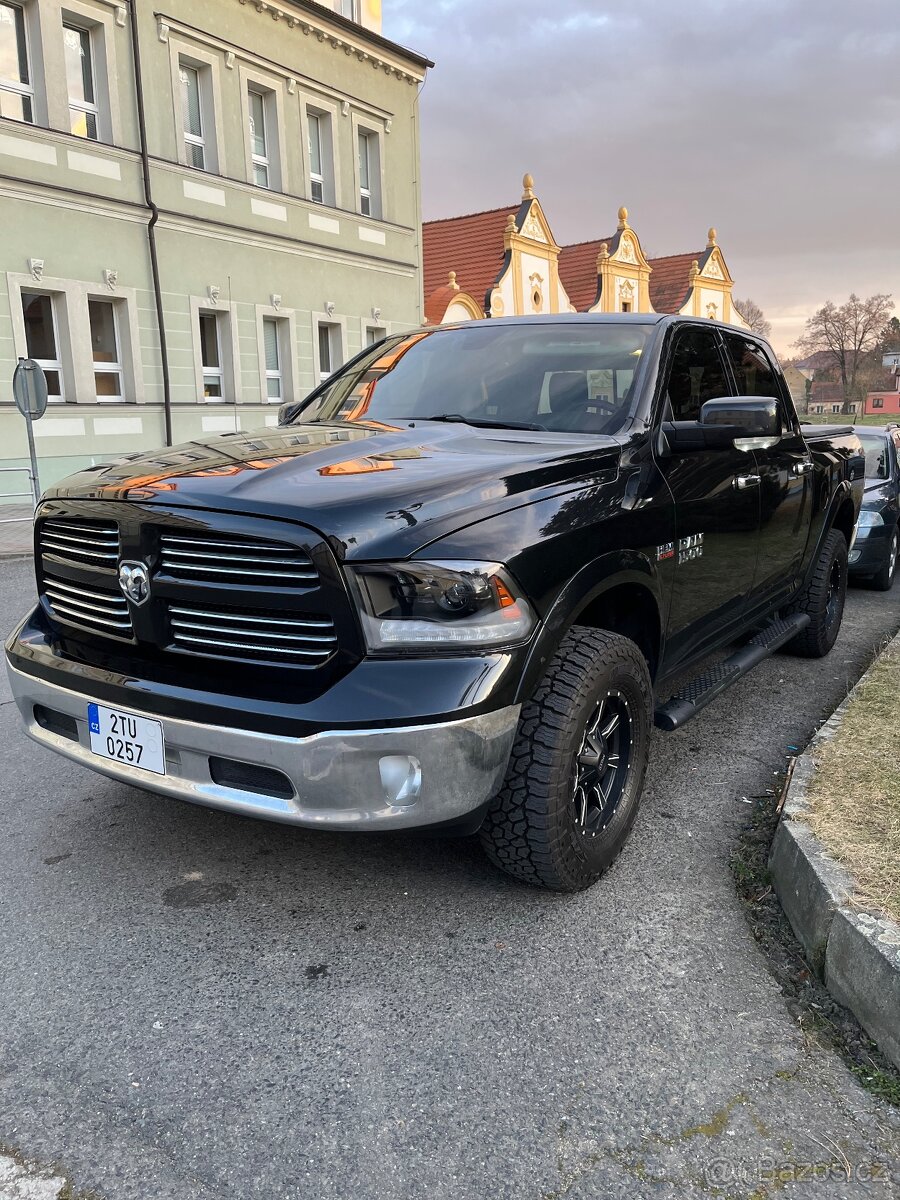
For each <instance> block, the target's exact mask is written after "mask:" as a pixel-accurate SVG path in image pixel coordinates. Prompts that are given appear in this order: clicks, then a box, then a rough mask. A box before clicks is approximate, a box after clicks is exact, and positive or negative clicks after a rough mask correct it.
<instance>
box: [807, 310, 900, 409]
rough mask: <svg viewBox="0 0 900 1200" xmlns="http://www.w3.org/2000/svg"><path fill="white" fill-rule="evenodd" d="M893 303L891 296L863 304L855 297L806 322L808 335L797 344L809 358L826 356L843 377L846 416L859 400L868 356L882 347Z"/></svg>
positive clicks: (821, 311) (817, 313)
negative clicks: (880, 345) (855, 401)
mask: <svg viewBox="0 0 900 1200" xmlns="http://www.w3.org/2000/svg"><path fill="white" fill-rule="evenodd" d="M892 307H893V301H892V298H891V297H890V296H885V295H877V296H869V298H868V299H867V300H860V298H859V296H857V295H855V294H851V296H850V299H849V300H848V301H847V303H846V304H842V305H841V306H840V308H838V306H837V305H835V304H833V303H832V301H831V300H829V301H828V303H827V304H824V305H823V306H822V307H821V308H820V309H819V310H818V312H814V313H813V315H812V316H811V317H810V318H809V320H808V321H807V322H806V332H805V333H804V334H803V336H802V337H801V338H800V339H799V340H798V341H797V342H796V346H797V348H798V350H800V351H802V352H803V353H804V354H806V355H810V354H816V353H820V352H825V353H827V354H829V355H830V357H831V360H832V363H833V365H834V367H835V369H836V370H837V371H838V373H839V374H840V378H841V390H842V392H843V397H844V404H843V409H844V412H849V411H850V407H849V406H850V404H851V403H852V402H853V401H854V400H858V399H859V398H860V397H859V386H858V377H859V373H860V367H861V366H862V365H863V364H864V362H865V359H866V356H867V355H868V354H870V353H871V352H872V350H874V349H875V348H876V346H878V345H879V343H880V341H881V337H882V332H883V330H884V327H885V325H886V324H887V322H888V320H889V318H890V315H891V309H892Z"/></svg>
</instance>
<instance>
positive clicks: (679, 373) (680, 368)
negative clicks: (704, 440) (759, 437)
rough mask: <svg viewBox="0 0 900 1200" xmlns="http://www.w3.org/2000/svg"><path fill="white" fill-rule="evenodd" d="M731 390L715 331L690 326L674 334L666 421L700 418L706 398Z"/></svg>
mask: <svg viewBox="0 0 900 1200" xmlns="http://www.w3.org/2000/svg"><path fill="white" fill-rule="evenodd" d="M730 394H731V388H730V387H729V385H728V383H727V382H726V379H725V367H724V364H723V363H722V356H721V355H720V354H719V346H718V343H717V341H716V335H715V333H714V331H713V330H712V329H699V328H696V327H690V328H688V329H683V330H681V331H680V332H679V333H678V334H677V335H676V340H675V348H674V350H673V353H672V358H671V361H670V363H669V372H668V377H667V381H666V400H667V404H666V407H665V417H664V419H665V420H667V421H699V420H700V409H701V408H702V407H703V405H704V404H705V403H706V401H707V400H717V399H719V398H720V397H722V396H728V395H730Z"/></svg>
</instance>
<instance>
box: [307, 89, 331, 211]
mask: <svg viewBox="0 0 900 1200" xmlns="http://www.w3.org/2000/svg"><path fill="white" fill-rule="evenodd" d="M327 120H328V116H327V114H326V113H324V112H322V111H321V110H316V109H310V108H307V110H306V131H307V142H308V144H309V198H310V200H311V201H312V202H313V204H324V203H325V179H326V177H325V146H324V144H323V139H322V124H323V122H324V121H327ZM313 129H315V135H316V136H315V142H316V149H317V150H318V158H319V170H318V171H316V170H315V169H314V168H313V153H312V147H313ZM317 187H318V191H319V194H318V196H317V195H316V188H317Z"/></svg>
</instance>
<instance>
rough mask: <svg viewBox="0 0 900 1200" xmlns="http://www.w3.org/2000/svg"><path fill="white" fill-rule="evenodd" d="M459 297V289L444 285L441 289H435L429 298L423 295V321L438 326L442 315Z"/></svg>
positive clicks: (447, 284)
mask: <svg viewBox="0 0 900 1200" xmlns="http://www.w3.org/2000/svg"><path fill="white" fill-rule="evenodd" d="M458 295H459V289H458V288H454V287H451V286H450V284H449V283H445V284H444V286H443V287H439V288H435V289H434V291H433V292H432V293H431V295H430V296H429V295H428V293H427V292H426V294H425V320H426V321H427V322H428V323H429V324H430V325H440V323H441V321H442V320H443V319H444V313H445V312H446V311H447V309H448V308H449V307H450V305H451V304H452V303H453V301H454V300H455V299H456V297H457V296H458Z"/></svg>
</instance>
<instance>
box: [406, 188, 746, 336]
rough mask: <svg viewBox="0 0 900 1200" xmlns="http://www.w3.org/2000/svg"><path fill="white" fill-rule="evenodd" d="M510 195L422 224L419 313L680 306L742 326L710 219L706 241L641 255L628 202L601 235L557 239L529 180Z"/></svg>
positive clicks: (435, 320)
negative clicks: (516, 197)
mask: <svg viewBox="0 0 900 1200" xmlns="http://www.w3.org/2000/svg"><path fill="white" fill-rule="evenodd" d="M522 183H523V188H524V190H523V193H522V199H521V200H520V201H519V202H518V203H512V204H509V205H507V206H505V207H503V208H495V209H491V210H489V211H488V212H477V213H468V214H467V215H465V216H460V217H449V218H447V219H445V220H440V221H426V222H425V224H424V225H423V226H422V244H423V257H424V272H425V317H426V321H427V322H428V323H430V324H433V325H440V324H444V323H446V322H449V321H461V320H462V321H465V320H473V319H475V320H482V319H487V318H490V317H501V316H524V315H528V316H530V315H532V314H538V313H566V312H592V313H611V312H623V313H628V312H635V313H642V312H646V313H652V312H657V313H682V314H685V315H687V316H694V317H708V318H710V319H712V320H720V321H730V322H731V323H732V324H734V325H740V326H743V327H745V328H748V326H747V323H746V321H745V320H744V318H743V317H742V316H741V314H740V313H739V312H738V310H737V309H736V308H735V307H734V305H733V304H732V302H731V292H732V288H733V286H734V281H733V280H732V277H731V274H730V272H729V270H728V266H727V264H726V262H725V258H724V255H723V253H722V250H721V247H720V246H719V244H718V239H717V236H716V231H715V229H710V230H709V232H708V233H707V235H706V245H705V246H703V247H700V248H698V249H696V250H689V251H687V252H686V253H684V254H671V255H667V256H666V257H663V258H649V259H648V258H646V257H645V256H644V252H643V250H642V248H641V243H640V239H639V238H638V235H637V232H636V231H635V230H634V229H633V228H632V227H631V225H629V223H628V210H627V209H625V208H620V209H619V219H618V225H617V227H616V229H615V230H614V231H613V232H612V233H610V234H609V235H607V236H605V237H601V238H596V239H594V240H592V241H588V242H578V243H576V244H575V245H571V246H560V245H559V243H558V242H557V241H556V239H555V237H554V235H553V232H552V230H551V228H550V224H549V222H548V220H547V217H546V215H545V214H544V210H543V208H542V207H541V203H540V201H539V200H538V198H537V197H536V196H535V194H534V181H533V179H532V178H531V176H530V175H526V176H525V178H524V179H523V181H522Z"/></svg>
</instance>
